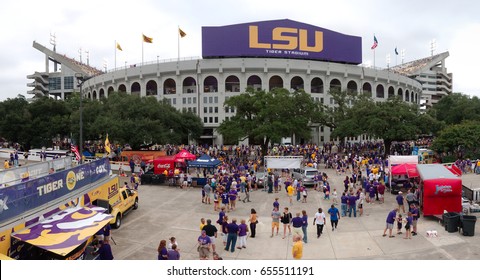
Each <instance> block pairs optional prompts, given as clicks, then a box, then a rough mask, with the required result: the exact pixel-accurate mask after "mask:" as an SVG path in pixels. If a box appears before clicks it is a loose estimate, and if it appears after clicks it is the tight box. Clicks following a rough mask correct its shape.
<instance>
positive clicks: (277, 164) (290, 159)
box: [265, 156, 303, 169]
mask: <svg viewBox="0 0 480 280" xmlns="http://www.w3.org/2000/svg"><path fill="white" fill-rule="evenodd" d="M302 160H303V157H301V156H283V157H281V156H267V157H265V167H266V168H271V169H283V168H285V169H295V168H300V167H301V165H302Z"/></svg>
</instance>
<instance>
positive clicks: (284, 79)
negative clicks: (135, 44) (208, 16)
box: [28, 20, 451, 144]
mask: <svg viewBox="0 0 480 280" xmlns="http://www.w3.org/2000/svg"><path fill="white" fill-rule="evenodd" d="M33 46H34V48H36V49H38V50H39V51H41V52H43V53H44V54H45V62H46V71H45V72H35V73H34V74H32V75H29V76H28V78H29V79H34V82H33V83H30V84H28V85H29V86H31V87H33V90H31V91H29V92H28V93H30V94H35V95H36V96H38V95H53V96H55V97H58V98H62V99H64V98H68V96H69V95H70V94H71V93H72V92H73V91H75V90H76V91H78V89H77V87H78V84H77V82H76V81H74V79H75V78H74V77H75V75H76V74H77V73H80V74H81V75H83V76H85V77H88V78H89V79H88V80H86V81H85V82H84V83H83V89H82V91H83V95H84V97H86V98H91V99H101V98H104V97H108V96H109V95H110V94H113V93H114V92H127V93H129V94H136V95H139V96H154V97H156V98H157V99H159V100H160V99H166V100H168V102H169V103H170V104H171V105H172V106H173V107H175V108H176V109H177V110H182V111H191V112H194V113H195V114H197V115H198V116H199V117H200V118H201V120H202V121H203V124H204V133H203V135H202V137H201V139H200V140H199V142H200V143H209V144H222V143H223V139H222V136H221V135H220V134H218V133H217V131H216V128H217V127H218V126H219V125H220V124H221V123H222V122H223V121H224V120H226V119H229V118H230V117H232V116H234V115H235V108H229V107H224V105H223V104H224V102H225V101H226V100H227V99H228V98H229V97H231V96H235V95H238V94H241V93H242V92H243V91H244V90H245V89H246V88H247V87H253V88H255V89H263V90H267V91H270V90H272V89H273V88H286V89H289V90H296V89H303V90H305V92H307V93H309V94H310V95H311V96H312V99H313V100H315V101H316V102H321V103H323V104H326V105H329V106H335V104H334V100H333V99H332V98H331V96H330V94H329V91H330V90H331V89H333V88H337V89H340V90H342V91H349V92H353V93H368V94H371V95H372V98H374V99H375V100H377V101H385V100H387V99H388V98H389V97H392V96H398V97H400V98H401V99H402V100H404V101H405V102H409V103H414V104H420V100H421V99H422V91H423V88H424V86H423V85H422V80H420V79H418V78H419V77H420V78H421V77H422V75H423V74H421V73H422V72H421V71H420V72H415V73H414V74H412V73H402V71H401V70H402V69H403V68H401V67H399V68H398V69H396V71H392V70H393V68H392V69H377V68H371V67H363V66H361V63H362V57H361V54H362V41H361V38H360V37H356V36H350V35H345V34H341V33H338V32H334V31H331V30H328V29H324V28H321V27H316V26H312V25H308V24H304V23H300V22H296V21H292V20H273V21H262V22H252V23H244V24H235V25H228V26H220V27H203V28H202V56H203V58H189V59H183V58H180V59H175V60H169V61H165V60H162V61H160V60H158V61H153V62H147V63H143V64H135V65H129V66H125V67H122V68H117V69H114V70H111V71H107V72H102V71H99V70H97V69H95V68H92V67H90V66H88V65H86V64H83V63H80V62H78V61H76V60H74V59H71V58H68V57H66V56H65V55H60V54H58V53H56V52H54V51H52V50H50V49H48V48H46V47H44V46H42V45H40V44H38V43H36V42H34V44H33ZM446 56H448V53H446V54H443V55H442V57H441V59H442V61H443V65H444V59H445V58H446ZM49 61H53V62H54V63H59V64H61V65H62V68H61V70H60V71H57V72H49V66H48V64H49ZM432 61H436V60H435V59H434V60H429V62H430V63H427V64H425V65H426V66H427V67H430V68H432V67H435V65H437V63H434V62H432ZM432 63H433V64H432ZM432 65H433V66H432ZM420 68H421V69H424V70H425V67H423V68H422V67H420ZM440 69H443V71H446V68H445V67H440ZM428 70H429V71H432V70H431V69H428ZM416 71H419V70H418V69H417V68H416ZM77 75H78V74H77ZM437 76H438V75H435V77H437ZM444 78H445V79H447V80H448V83H447V87H448V86H450V91H448V90H446V91H445V94H448V93H449V92H451V74H448V75H444ZM289 136H290V135H285V137H289ZM303 140H304V141H306V142H312V143H318V144H320V143H323V142H327V141H330V140H332V139H330V130H329V128H327V127H321V126H320V127H319V126H316V127H312V136H311V139H303ZM349 140H352V141H361V140H366V139H365V137H363V136H359V137H356V138H354V139H349ZM298 141H299V139H297V142H298Z"/></svg>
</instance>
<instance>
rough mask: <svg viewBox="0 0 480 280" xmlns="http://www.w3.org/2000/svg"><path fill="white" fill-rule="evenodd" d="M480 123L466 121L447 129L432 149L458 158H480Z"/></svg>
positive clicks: (439, 136) (435, 141)
mask: <svg viewBox="0 0 480 280" xmlns="http://www.w3.org/2000/svg"><path fill="white" fill-rule="evenodd" d="M478 139H480V121H464V122H462V123H460V124H453V125H449V126H447V127H445V128H444V129H443V130H442V131H440V133H439V135H438V136H437V137H436V138H435V139H434V141H433V143H432V146H431V148H432V149H433V150H435V151H437V152H439V153H444V154H446V155H449V154H450V155H455V156H456V158H478V157H480V146H479V145H478Z"/></svg>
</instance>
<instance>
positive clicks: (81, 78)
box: [75, 73, 93, 164]
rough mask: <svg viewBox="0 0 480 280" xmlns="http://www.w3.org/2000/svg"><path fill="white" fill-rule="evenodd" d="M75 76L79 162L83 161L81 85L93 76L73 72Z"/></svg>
mask: <svg viewBox="0 0 480 280" xmlns="http://www.w3.org/2000/svg"><path fill="white" fill-rule="evenodd" d="M75 78H76V79H77V84H78V87H79V89H80V109H79V111H80V134H79V143H78V147H79V153H80V164H82V163H83V93H82V86H83V83H85V82H86V81H88V80H90V79H91V78H93V76H84V75H83V74H82V73H75Z"/></svg>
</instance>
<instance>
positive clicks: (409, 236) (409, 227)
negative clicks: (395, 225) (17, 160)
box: [404, 212, 413, 239]
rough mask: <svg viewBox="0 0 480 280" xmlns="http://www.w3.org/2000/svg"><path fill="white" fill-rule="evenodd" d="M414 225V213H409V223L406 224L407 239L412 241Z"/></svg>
mask: <svg viewBox="0 0 480 280" xmlns="http://www.w3.org/2000/svg"><path fill="white" fill-rule="evenodd" d="M412 224H413V217H412V213H411V212H408V214H407V222H406V224H405V237H404V238H405V239H412Z"/></svg>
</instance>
